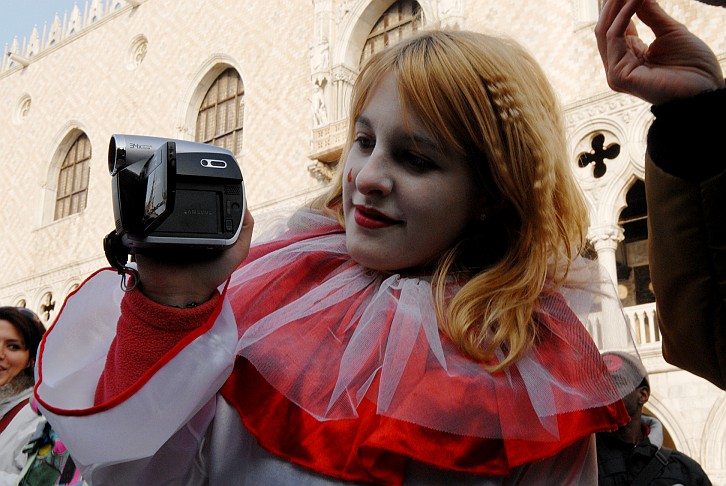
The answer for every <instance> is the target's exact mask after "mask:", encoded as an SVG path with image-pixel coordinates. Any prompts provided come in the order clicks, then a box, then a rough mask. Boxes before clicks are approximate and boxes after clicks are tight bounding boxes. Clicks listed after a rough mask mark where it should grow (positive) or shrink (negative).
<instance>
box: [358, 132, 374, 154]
mask: <svg viewBox="0 0 726 486" xmlns="http://www.w3.org/2000/svg"><path fill="white" fill-rule="evenodd" d="M354 143H355V144H356V145H357V146H358V147H359V148H360V149H362V150H370V149H372V148H373V147H374V146H375V145H376V143H375V141H374V140H373V139H372V138H370V137H367V136H365V135H358V136H357V137H355V140H354Z"/></svg>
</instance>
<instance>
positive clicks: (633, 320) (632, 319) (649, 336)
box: [623, 302, 660, 347]
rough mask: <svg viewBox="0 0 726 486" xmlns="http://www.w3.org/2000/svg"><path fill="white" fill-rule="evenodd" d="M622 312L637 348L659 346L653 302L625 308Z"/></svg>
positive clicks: (658, 333) (658, 332)
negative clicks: (649, 345) (651, 345)
mask: <svg viewBox="0 0 726 486" xmlns="http://www.w3.org/2000/svg"><path fill="white" fill-rule="evenodd" d="M623 310H624V311H625V317H626V319H627V321H628V322H629V323H630V329H631V330H632V332H633V338H634V339H635V343H636V344H637V345H638V347H640V346H644V345H647V344H660V329H658V322H657V320H656V318H655V302H651V303H649V304H641V305H634V306H631V307H625V308H624V309H623Z"/></svg>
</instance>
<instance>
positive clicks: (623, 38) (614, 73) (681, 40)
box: [595, 0, 724, 105]
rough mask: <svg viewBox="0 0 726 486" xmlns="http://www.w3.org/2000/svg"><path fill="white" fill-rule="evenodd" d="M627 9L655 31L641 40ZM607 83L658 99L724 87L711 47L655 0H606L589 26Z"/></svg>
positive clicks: (652, 100)
mask: <svg viewBox="0 0 726 486" xmlns="http://www.w3.org/2000/svg"><path fill="white" fill-rule="evenodd" d="M633 15H637V16H638V18H639V19H640V20H642V21H643V23H644V24H645V25H647V26H648V27H649V28H650V29H651V30H652V31H653V33H654V34H655V40H654V41H653V42H652V43H651V44H650V45H647V44H646V43H645V42H643V40H642V39H641V38H640V37H639V36H638V32H637V30H636V27H635V24H634V23H633V21H632V18H633ZM595 37H596V38H597V46H598V50H599V51H600V57H601V58H602V62H603V65H604V66H605V73H606V76H607V81H608V85H610V87H611V88H612V89H614V90H615V91H620V92H624V93H629V94H632V95H634V96H637V97H638V98H641V99H643V100H645V101H647V102H649V103H651V104H654V105H659V104H663V103H666V102H668V101H671V100H675V99H679V98H687V97H690V96H694V95H696V94H698V93H701V92H704V91H710V90H714V89H719V88H723V87H724V78H723V73H722V71H721V67H720V65H719V63H718V61H717V59H716V56H715V55H714V53H713V51H712V50H711V49H710V48H709V47H708V46H707V45H706V44H705V43H704V42H703V41H702V40H701V39H699V38H698V37H696V36H695V35H693V34H692V33H691V32H690V31H689V30H688V29H687V28H686V27H685V26H684V25H683V24H681V23H680V22H677V21H676V20H674V19H673V18H672V17H671V16H670V15H668V14H667V13H666V12H665V11H664V10H663V9H662V8H661V7H660V6H659V5H658V3H657V2H656V1H655V0H607V1H606V3H605V5H604V6H603V8H602V11H601V13H600V18H599V20H598V23H597V25H596V26H595Z"/></svg>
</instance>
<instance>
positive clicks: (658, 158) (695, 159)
mask: <svg viewBox="0 0 726 486" xmlns="http://www.w3.org/2000/svg"><path fill="white" fill-rule="evenodd" d="M653 113H654V114H655V115H656V119H655V121H654V123H653V125H652V126H651V129H650V131H649V134H648V153H647V156H646V175H645V186H646V197H647V203H648V220H649V258H650V273H651V279H652V282H653V288H654V292H655V296H656V305H657V314H658V321H659V325H660V328H661V336H662V341H663V356H664V358H665V359H666V361H668V362H670V363H672V364H674V365H676V366H678V367H680V368H683V369H685V370H687V371H690V372H692V373H694V374H696V375H699V376H701V377H703V378H706V379H707V380H709V381H710V382H712V383H713V384H715V385H716V386H718V387H719V388H722V389H726V153H725V152H724V149H725V147H724V146H723V140H724V135H726V118H724V114H725V113H726V90H719V91H715V92H710V93H704V94H702V95H699V96H697V97H694V98H691V99H688V100H680V101H677V102H674V103H671V104H668V105H664V106H661V107H654V108H653Z"/></svg>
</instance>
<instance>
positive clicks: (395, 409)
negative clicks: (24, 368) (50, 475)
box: [39, 32, 628, 485]
mask: <svg viewBox="0 0 726 486" xmlns="http://www.w3.org/2000/svg"><path fill="white" fill-rule="evenodd" d="M350 114H351V123H350V131H349V135H348V141H347V143H346V145H345V148H344V152H343V156H342V159H341V164H340V169H339V172H338V175H337V177H336V181H335V183H334V184H333V186H332V187H331V189H330V192H329V194H328V195H327V197H325V198H322V199H321V200H319V201H316V202H315V203H314V204H313V205H312V207H310V208H303V209H301V210H299V211H296V212H295V213H294V214H293V215H292V216H291V217H290V219H289V221H288V223H287V228H286V230H285V231H284V232H282V233H281V234H279V235H277V236H275V237H274V238H272V239H268V240H266V241H260V242H256V243H255V245H253V246H252V248H251V250H250V249H249V238H250V233H251V227H252V218H251V216H249V215H247V217H246V220H245V224H246V226H245V228H246V230H245V237H244V238H242V239H241V241H240V242H239V243H238V244H237V245H236V246H235V247H234V248H233V249H231V250H229V251H227V252H225V254H223V255H222V256H220V257H219V258H218V259H217V260H215V261H213V262H207V263H203V264H202V263H189V264H187V265H184V264H182V263H169V262H162V261H160V260H158V259H152V258H149V257H148V256H147V255H143V254H142V255H139V256H138V270H139V273H140V275H141V278H140V285H139V287H138V289H137V290H134V291H131V292H129V293H128V294H126V295H123V296H122V295H121V291H120V290H118V287H119V286H118V279H117V275H116V274H115V273H114V272H109V271H100V272H99V273H97V274H96V275H94V276H92V278H90V279H89V280H88V281H87V282H86V283H85V284H84V285H83V286H82V287H81V288H80V289H79V290H78V292H77V293H76V295H74V296H73V297H72V298H71V299H69V301H68V302H67V303H66V307H65V309H64V311H63V313H62V314H61V317H60V319H59V321H58V323H57V324H56V325H55V327H54V328H53V331H51V333H50V334H49V336H48V338H47V339H46V341H45V350H44V353H43V357H42V360H43V361H42V362H41V363H40V370H41V372H42V374H43V380H42V382H41V384H40V386H39V401H40V403H41V404H42V405H43V408H44V410H45V413H47V414H48V415H49V416H50V417H51V418H50V420H51V422H52V423H53V425H54V426H56V427H58V428H59V429H61V430H59V433H60V434H62V435H63V436H64V438H65V439H66V443H67V445H68V447H69V448H70V450H71V452H72V453H73V455H74V458H75V459H76V460H77V462H78V463H80V465H81V466H82V468H83V474H84V478H86V479H87V480H88V481H89V482H90V483H91V484H93V483H95V482H98V483H103V484H113V483H115V482H118V483H124V484H128V483H129V482H137V483H141V484H146V483H153V482H159V481H160V480H162V479H163V480H165V481H169V482H178V483H180V484H207V483H209V484H280V485H285V484H290V485H293V484H294V485H298V484H311V485H329V484H348V483H351V484H453V483H455V484H476V485H503V484H559V485H563V484H594V483H595V482H596V481H597V465H596V462H595V457H596V456H595V451H594V442H593V433H594V432H596V431H599V430H607V429H614V428H617V427H618V426H619V425H622V424H623V423H625V422H627V421H628V416H627V413H626V411H625V408H624V406H623V405H622V402H621V400H620V396H621V395H620V394H619V392H618V390H617V387H616V386H615V385H614V384H613V383H612V380H611V379H610V377H609V375H608V373H607V370H606V368H605V366H604V364H603V362H602V359H601V358H600V354H599V352H598V349H597V347H596V346H595V344H594V343H593V342H592V340H591V339H590V337H589V335H588V333H587V332H586V330H585V328H584V326H583V324H582V321H581V318H578V316H577V315H576V314H575V313H574V312H573V310H572V308H571V306H570V305H569V303H568V301H567V300H566V299H565V297H564V295H565V293H566V292H565V289H566V288H567V286H568V285H569V283H570V281H571V279H570V278H569V277H568V275H569V273H571V269H572V268H573V267H575V266H577V267H578V268H579V267H580V266H581V264H582V259H581V258H578V257H577V255H578V254H579V253H580V251H581V250H582V248H583V234H584V231H585V228H586V223H587V216H586V210H585V206H584V203H583V200H582V197H581V195H580V193H579V191H578V189H577V187H576V185H575V182H574V180H573V177H572V175H571V174H570V171H569V165H568V159H567V150H566V143H565V139H564V130H563V127H562V120H561V116H560V112H559V109H558V107H557V102H556V99H555V96H554V93H553V91H552V88H551V87H550V85H549V83H548V82H547V80H546V79H545V77H544V75H543V74H542V71H541V69H540V68H539V67H538V65H537V63H536V62H535V61H534V60H533V59H532V58H531V57H530V56H529V55H528V54H527V53H526V52H525V51H524V50H523V49H522V48H521V47H519V46H518V45H516V44H515V43H513V42H509V41H506V40H502V39H499V38H494V37H490V36H486V35H482V34H477V33H471V32H426V33H423V34H420V35H418V36H417V37H415V38H413V39H409V40H406V41H403V42H402V43H401V44H398V45H396V46H394V47H392V48H390V49H389V50H386V51H384V52H382V53H380V54H378V55H376V56H374V57H373V58H372V59H371V60H370V61H369V63H368V64H367V65H366V66H365V67H364V68H363V70H362V72H361V74H360V77H359V79H358V81H357V83H356V86H355V88H354V92H353V97H352V102H351V110H350ZM242 260H244V261H243V263H242V264H241V265H240V262H241V261H242ZM235 269H236V270H235ZM230 274H231V277H230V278H229V280H228V277H229V275H230ZM225 281H227V284H226V285H225V286H223V287H222V290H221V292H220V291H218V290H217V287H218V286H220V285H221V284H225ZM588 285H591V286H592V287H593V288H595V289H596V290H598V291H599V288H600V282H599V281H596V280H594V281H590V282H588ZM580 290H581V292H580V295H585V294H586V295H587V297H586V298H581V299H580V300H579V301H578V302H579V303H580V304H582V303H583V302H584V301H586V300H588V299H590V298H592V296H593V295H594V294H593V293H592V292H589V293H588V292H582V289H580ZM210 296H211V297H210ZM599 297H600V298H601V301H600V303H601V304H602V299H604V297H605V296H604V295H599ZM119 301H120V309H119V305H118V302H119ZM102 315H105V316H106V318H105V319H104V323H100V322H98V316H102ZM117 319H118V327H117V326H116V320H117ZM87 326H90V327H93V328H94V335H97V337H94V340H95V341H97V342H96V343H95V344H94V346H93V348H94V350H95V351H94V353H92V355H93V357H89V359H88V361H87V362H86V363H83V364H82V366H76V367H72V366H68V367H64V366H62V365H59V364H58V363H57V360H56V361H54V364H55V365H56V366H55V367H54V368H53V369H52V370H51V368H50V367H49V366H46V365H45V362H46V360H55V357H56V356H57V353H59V352H60V349H59V348H60V346H62V345H66V346H68V345H69V344H68V343H69V341H73V340H74V338H73V336H74V335H77V334H79V333H80V332H81V330H82V329H86V328H87ZM623 332H624V329H623ZM85 339H87V337H86V338H85ZM76 341H77V340H76ZM109 348H110V349H109ZM51 373H52V374H51ZM60 382H62V383H64V384H68V383H78V385H77V387H78V391H77V392H76V393H73V394H71V396H69V395H68V394H63V393H61V390H60V389H58V388H56V387H55V385H54V384H55V383H60ZM81 389H83V390H84V393H81V391H80V390H81ZM111 438H113V439H111ZM106 439H108V441H112V442H111V443H110V444H109V445H108V446H105V443H106Z"/></svg>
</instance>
